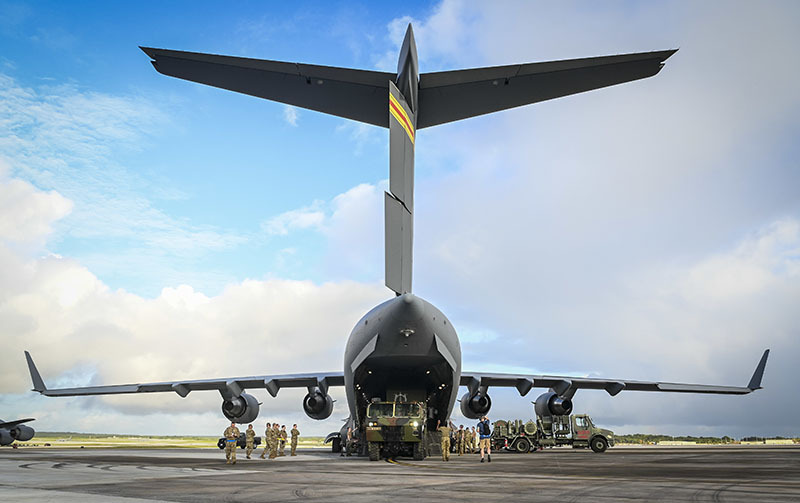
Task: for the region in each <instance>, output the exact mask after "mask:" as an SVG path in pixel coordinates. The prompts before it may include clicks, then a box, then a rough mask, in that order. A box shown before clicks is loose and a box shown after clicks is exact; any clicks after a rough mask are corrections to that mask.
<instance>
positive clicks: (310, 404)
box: [303, 389, 333, 420]
mask: <svg viewBox="0 0 800 503" xmlns="http://www.w3.org/2000/svg"><path fill="white" fill-rule="evenodd" d="M303 410H304V411H305V413H306V415H308V417H310V418H311V419H320V420H321V419H328V418H329V417H330V416H331V414H333V398H331V396H330V395H329V394H327V393H323V392H322V391H320V390H319V389H315V390H314V391H312V392H310V393H308V394H307V395H306V396H305V398H303Z"/></svg>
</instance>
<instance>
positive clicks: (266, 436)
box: [261, 423, 272, 459]
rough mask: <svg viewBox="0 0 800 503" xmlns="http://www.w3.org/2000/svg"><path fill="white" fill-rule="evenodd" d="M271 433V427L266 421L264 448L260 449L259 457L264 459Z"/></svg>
mask: <svg viewBox="0 0 800 503" xmlns="http://www.w3.org/2000/svg"><path fill="white" fill-rule="evenodd" d="M271 434H272V427H271V426H269V423H267V429H266V430H264V450H263V451H261V459H266V457H267V451H268V450H269V436H270V435H271Z"/></svg>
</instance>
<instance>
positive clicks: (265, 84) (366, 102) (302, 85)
mask: <svg viewBox="0 0 800 503" xmlns="http://www.w3.org/2000/svg"><path fill="white" fill-rule="evenodd" d="M141 49H142V50H143V51H144V52H145V53H146V54H147V55H148V56H150V58H152V60H153V61H152V63H153V66H154V67H155V69H156V70H157V71H158V72H159V73H163V74H164V75H169V76H170V77H177V78H179V79H185V80H191V81H192V82H198V83H200V84H206V85H209V86H214V87H219V88H222V89H227V90H229V91H235V92H237V93H243V94H249V95H250V96H256V97H259V98H265V99H268V100H273V101H278V102H281V103H286V104H287V105H293V106H297V107H301V108H307V109H309V110H316V111H317V112H323V113H326V114H330V115H335V116H338V117H344V118H346V119H353V120H356V121H360V122H366V123H367V124H373V125H375V126H382V127H389V117H388V116H387V114H386V89H387V85H388V82H389V81H390V80H394V79H395V77H396V76H395V75H394V74H391V73H385V72H375V71H369V70H354V69H351V68H336V67H332V66H318V65H307V64H304V63H289V62H284V61H270V60H266V59H252V58H237V57H233V56H219V55H216V54H204V53H199V52H185V51H171V50H168V49H155V48H152V47H141Z"/></svg>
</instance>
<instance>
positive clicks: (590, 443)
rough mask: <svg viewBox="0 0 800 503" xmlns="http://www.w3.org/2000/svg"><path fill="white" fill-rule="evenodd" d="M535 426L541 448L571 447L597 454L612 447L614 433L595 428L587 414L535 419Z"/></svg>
mask: <svg viewBox="0 0 800 503" xmlns="http://www.w3.org/2000/svg"><path fill="white" fill-rule="evenodd" d="M537 425H538V426H539V431H540V432H541V435H540V438H539V445H541V446H543V447H554V446H557V445H571V446H572V447H574V448H576V449H586V448H591V449H592V450H593V451H594V452H598V453H599V452H605V450H606V449H608V448H609V447H610V446H613V445H614V432H612V431H611V430H607V429H604V428H598V427H596V426H595V425H594V423H593V422H592V418H591V417H589V415H588V414H573V415H571V416H546V417H544V416H542V417H539V418H537Z"/></svg>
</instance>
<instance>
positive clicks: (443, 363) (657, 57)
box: [26, 25, 768, 452]
mask: <svg viewBox="0 0 800 503" xmlns="http://www.w3.org/2000/svg"><path fill="white" fill-rule="evenodd" d="M142 50H143V51H144V52H145V53H146V54H147V55H148V56H150V58H151V59H152V64H153V66H154V67H155V69H156V70H157V71H158V72H160V73H162V74H164V75H169V76H172V77H177V78H181V79H186V80H190V81H194V82H198V83H201V84H207V85H210V86H214V87H219V88H223V89H227V90H231V91H235V92H239V93H245V94H249V95H252V96H256V97H260V98H265V99H269V100H274V101H278V102H281V103H286V104H289V105H293V106H297V107H302V108H306V109H311V110H316V111H319V112H323V113H327V114H331V115H335V116H338V117H344V118H347V119H352V120H356V121H360V122H364V123H367V124H372V125H375V126H380V127H385V128H388V129H389V149H390V154H389V158H390V159H389V190H388V191H387V192H386V193H385V197H384V206H385V209H384V215H385V252H386V254H385V282H386V286H387V287H389V288H390V289H391V290H392V291H393V292H394V294H395V296H394V297H393V298H391V299H389V300H387V301H385V302H383V303H382V304H380V305H378V306H376V307H375V308H373V309H372V310H371V311H369V312H368V313H367V314H365V315H364V316H363V318H361V320H359V321H358V323H357V324H356V325H355V328H353V330H352V332H351V333H350V337H349V339H348V341H347V345H346V347H345V353H344V368H343V369H342V370H340V371H334V372H305V373H300V374H291V375H269V374H267V375H256V376H247V377H226V378H219V379H199V380H184V381H169V382H157V383H144V384H124V385H111V386H87V387H76V388H62V389H48V388H47V387H46V386H45V383H44V381H43V380H42V378H41V376H40V375H39V372H38V370H37V369H36V367H35V365H34V363H33V360H32V358H31V357H30V355H29V354H27V352H26V358H27V360H28V365H29V369H30V373H31V378H32V380H33V389H34V391H38V392H39V393H41V394H43V395H46V396H80V395H110V394H120V393H152V392H169V391H171V392H174V393H177V394H178V395H180V396H181V397H186V396H187V395H188V394H189V393H190V392H192V391H200V390H215V391H218V392H219V393H220V395H221V397H222V413H223V414H224V415H225V417H226V418H228V419H229V420H231V421H235V422H238V423H249V422H252V421H253V420H255V419H256V417H257V416H258V412H259V402H258V400H257V399H256V398H255V397H254V396H253V395H251V394H249V393H246V390H251V389H266V390H267V392H268V393H269V394H270V395H272V396H273V397H274V396H276V395H277V394H278V391H279V390H280V389H281V388H292V387H297V388H306V389H307V391H308V393H307V394H306V395H305V397H304V398H303V402H302V407H303V410H304V411H305V413H306V414H307V415H308V416H309V417H311V418H313V419H326V418H328V417H329V416H330V415H331V413H332V411H333V400H332V399H331V396H330V395H329V393H328V391H329V388H330V387H331V386H344V388H345V393H346V395H347V404H348V407H349V412H350V418H349V420H348V424H353V425H355V426H356V430H357V431H358V432H359V435H360V436H361V438H363V431H364V430H363V428H364V427H365V414H366V410H367V405H368V404H369V403H371V402H373V401H380V402H386V401H400V400H403V401H407V402H421V403H424V404H425V407H426V411H427V412H426V414H427V421H426V424H425V429H426V430H433V429H435V428H436V425H437V423H441V424H447V421H448V419H449V417H450V413H451V412H452V410H453V406H454V404H455V402H456V399H457V394H458V389H459V387H460V386H464V387H465V388H466V393H465V394H464V395H463V397H462V398H461V400H460V403H461V412H462V414H464V416H466V417H468V418H478V417H479V416H482V415H484V414H486V413H487V412H488V411H489V409H490V407H491V405H492V401H491V398H490V396H489V393H488V390H489V388H490V387H492V386H505V387H514V388H516V389H517V390H518V391H519V393H520V395H523V396H524V395H526V394H527V393H528V392H529V391H530V390H531V389H532V388H544V389H547V390H548V391H546V392H545V393H543V394H542V395H541V396H539V398H537V400H536V403H537V405H539V406H540V407H543V408H544V409H547V410H548V411H549V412H550V413H551V414H556V415H562V414H569V413H570V411H571V410H572V398H573V396H574V394H575V392H576V391H577V390H579V389H601V390H605V391H606V392H608V394H609V395H612V396H614V395H616V394H618V393H620V392H621V391H665V392H678V393H715V394H732V395H742V394H747V393H750V392H752V391H754V390H756V389H759V388H760V387H761V377H762V375H763V373H764V367H765V365H766V360H767V355H768V350H767V351H765V352H764V355H763V356H762V358H761V360H760V362H759V363H758V366H757V367H756V370H755V372H754V374H753V376H752V378H751V380H750V382H749V383H748V384H747V386H710V385H703V384H678V383H665V382H650V381H634V380H630V379H604V378H587V377H570V376H544V375H528V374H496V373H487V372H464V371H462V369H461V346H460V344H459V340H458V336H457V335H456V331H455V329H454V328H453V325H452V323H450V320H448V319H447V317H446V316H445V315H444V313H442V312H441V311H439V310H438V309H437V308H436V307H435V306H434V305H433V304H431V303H429V302H427V301H426V300H424V299H422V298H420V297H418V296H416V295H414V294H413V293H412V290H411V278H412V273H411V272H412V242H413V216H414V197H413V193H414V145H415V141H416V135H417V131H418V130H420V129H424V128H427V127H431V126H436V125H439V124H445V123H448V122H453V121H457V120H461V119H466V118H469V117H475V116H478V115H483V114H488V113H492V112H496V111H500V110H506V109H510V108H514V107H518V106H522V105H528V104H531V103H537V102H540V101H545V100H550V99H553V98H558V97H562V96H567V95H570V94H576V93H581V92H584V91H590V90H592V89H598V88H602V87H607V86H611V85H615V84H620V83H624V82H630V81H633V80H638V79H642V78H646V77H651V76H653V75H655V74H657V73H658V72H659V71H660V70H661V68H662V67H663V66H664V61H665V60H666V59H667V58H669V57H670V56H672V55H673V54H674V53H675V50H666V51H656V52H643V53H635V54H622V55H615V56H603V57H593V58H583V59H572V60H564V61H550V62H543V63H528V64H516V65H508V66H497V67H488V68H473V69H468V70H457V71H445V72H436V73H423V74H420V73H419V68H418V60H417V48H416V43H415V42H414V33H413V30H412V28H411V25H409V26H408V29H407V31H406V35H405V39H404V40H403V45H402V48H401V50H400V57H399V60H398V63H397V72H395V73H387V72H378V71H367V70H355V69H349V68H335V67H328V66H317V65H308V64H302V63H288V62H281V61H268V60H261V59H251V58H238V57H231V56H219V55H213V54H203V53H195V52H183V51H173V50H166V49H154V48H149V47H142ZM298 323H300V322H298ZM366 450H367V449H366V446H364V447H362V452H363V451H366Z"/></svg>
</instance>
